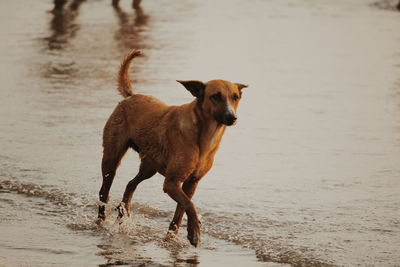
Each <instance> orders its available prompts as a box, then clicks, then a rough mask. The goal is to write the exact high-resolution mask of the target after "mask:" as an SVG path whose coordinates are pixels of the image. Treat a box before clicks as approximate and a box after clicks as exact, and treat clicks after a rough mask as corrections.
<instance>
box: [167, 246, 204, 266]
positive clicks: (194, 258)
mask: <svg viewBox="0 0 400 267" xmlns="http://www.w3.org/2000/svg"><path fill="white" fill-rule="evenodd" d="M169 255H170V258H171V259H173V260H174V264H173V266H179V265H180V264H182V263H186V264H187V265H188V266H194V267H195V266H198V265H199V264H200V259H199V256H198V254H197V253H195V254H194V255H191V256H190V257H185V256H183V257H184V258H183V257H182V256H181V255H180V251H179V250H178V249H171V250H170V254H169Z"/></svg>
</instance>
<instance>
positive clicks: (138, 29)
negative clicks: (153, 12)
mask: <svg viewBox="0 0 400 267" xmlns="http://www.w3.org/2000/svg"><path fill="white" fill-rule="evenodd" d="M114 2H117V4H116V5H114ZM135 2H140V1H134V4H135ZM113 7H114V10H115V14H116V15H117V17H118V20H119V29H118V31H117V32H116V33H115V39H116V41H118V43H119V44H120V45H121V46H122V50H126V49H129V50H132V49H134V48H135V49H144V48H148V46H147V45H146V44H145V43H144V40H145V36H143V34H142V32H144V31H143V27H145V26H147V24H148V20H149V16H148V15H146V14H145V13H144V12H143V9H142V8H141V7H140V6H138V7H137V8H135V11H134V14H132V13H131V12H125V11H123V10H122V9H121V8H120V7H119V5H118V0H113Z"/></svg>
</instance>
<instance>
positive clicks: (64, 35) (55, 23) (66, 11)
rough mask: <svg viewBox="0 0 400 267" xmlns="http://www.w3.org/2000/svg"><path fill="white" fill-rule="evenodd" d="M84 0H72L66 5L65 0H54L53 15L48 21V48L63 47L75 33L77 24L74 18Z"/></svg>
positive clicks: (57, 48)
mask: <svg viewBox="0 0 400 267" xmlns="http://www.w3.org/2000/svg"><path fill="white" fill-rule="evenodd" d="M85 1H86V0H73V1H72V2H71V3H70V4H69V5H68V7H65V5H66V3H67V1H66V0H54V9H53V10H52V13H53V15H54V17H53V18H52V20H51V21H50V29H51V32H52V33H51V35H50V36H49V37H48V38H46V40H47V41H48V49H49V50H54V49H56V50H60V49H64V48H65V46H66V45H67V44H68V41H69V39H71V38H73V37H74V36H75V35H76V32H77V30H78V29H79V25H77V24H76V23H75V19H76V17H77V16H78V14H79V7H80V5H81V4H82V3H83V2H85Z"/></svg>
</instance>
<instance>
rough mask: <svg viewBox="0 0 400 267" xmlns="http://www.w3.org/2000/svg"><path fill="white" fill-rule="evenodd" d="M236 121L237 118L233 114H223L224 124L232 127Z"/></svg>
mask: <svg viewBox="0 0 400 267" xmlns="http://www.w3.org/2000/svg"><path fill="white" fill-rule="evenodd" d="M236 120H237V117H236V115H235V114H232V113H227V114H225V124H226V125H228V126H230V125H233V124H234V123H235V122H236Z"/></svg>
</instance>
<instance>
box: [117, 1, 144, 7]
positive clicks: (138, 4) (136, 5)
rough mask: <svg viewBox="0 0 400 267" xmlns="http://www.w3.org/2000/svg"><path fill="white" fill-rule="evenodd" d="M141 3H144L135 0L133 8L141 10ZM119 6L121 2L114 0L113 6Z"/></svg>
mask: <svg viewBox="0 0 400 267" xmlns="http://www.w3.org/2000/svg"><path fill="white" fill-rule="evenodd" d="M140 2H142V0H133V2H132V7H133V8H134V9H140ZM118 4H119V0H112V5H113V6H114V7H117V6H118Z"/></svg>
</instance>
